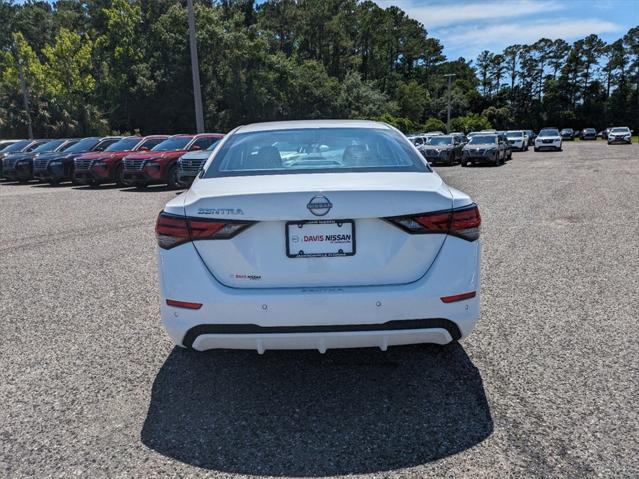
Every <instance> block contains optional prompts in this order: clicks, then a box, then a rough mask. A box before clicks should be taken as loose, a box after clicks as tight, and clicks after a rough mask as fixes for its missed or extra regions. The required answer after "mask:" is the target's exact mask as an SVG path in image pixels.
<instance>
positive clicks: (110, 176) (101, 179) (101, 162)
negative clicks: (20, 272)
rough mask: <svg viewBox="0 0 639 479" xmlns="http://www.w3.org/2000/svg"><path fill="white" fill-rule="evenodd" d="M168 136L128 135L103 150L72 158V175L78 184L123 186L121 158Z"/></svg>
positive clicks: (159, 141)
mask: <svg viewBox="0 0 639 479" xmlns="http://www.w3.org/2000/svg"><path fill="white" fill-rule="evenodd" d="M167 138H168V135H151V136H145V137H140V136H129V137H125V138H122V139H121V140H120V141H117V142H115V143H113V144H111V145H109V146H108V147H107V148H105V149H104V151H94V152H90V153H85V154H83V155H80V156H78V157H77V158H76V159H75V160H74V166H75V168H74V173H73V177H74V179H75V180H76V182H77V183H79V184H85V185H91V186H99V185H101V184H103V183H116V184H117V185H118V186H124V178H123V176H124V165H123V164H122V158H124V157H125V156H126V155H128V154H130V153H131V152H134V151H149V150H150V149H151V148H153V147H155V146H156V145H158V144H160V143H161V142H163V141H164V140H166V139H167Z"/></svg>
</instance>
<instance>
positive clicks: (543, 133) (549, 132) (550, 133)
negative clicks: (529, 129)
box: [539, 128, 559, 136]
mask: <svg viewBox="0 0 639 479" xmlns="http://www.w3.org/2000/svg"><path fill="white" fill-rule="evenodd" d="M539 136H559V132H558V131H557V130H553V129H552V128H548V129H545V130H541V131H540V132H539Z"/></svg>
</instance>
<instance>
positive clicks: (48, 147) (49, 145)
mask: <svg viewBox="0 0 639 479" xmlns="http://www.w3.org/2000/svg"><path fill="white" fill-rule="evenodd" d="M64 141H65V140H53V141H47V142H46V143H44V144H42V145H40V146H39V147H37V148H36V149H34V150H33V152H34V153H43V152H45V151H55V149H56V148H57V147H59V146H60V145H61V144H62V143H64Z"/></svg>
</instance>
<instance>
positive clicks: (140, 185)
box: [134, 182, 146, 190]
mask: <svg viewBox="0 0 639 479" xmlns="http://www.w3.org/2000/svg"><path fill="white" fill-rule="evenodd" d="M134 186H135V189H136V190H143V189H145V188H146V183H141V182H138V183H135V185H134Z"/></svg>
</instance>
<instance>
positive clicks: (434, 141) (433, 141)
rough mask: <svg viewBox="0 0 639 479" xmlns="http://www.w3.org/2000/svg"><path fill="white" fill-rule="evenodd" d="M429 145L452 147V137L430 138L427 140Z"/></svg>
mask: <svg viewBox="0 0 639 479" xmlns="http://www.w3.org/2000/svg"><path fill="white" fill-rule="evenodd" d="M428 144H429V145H452V144H453V137H452V136H431V137H430V138H428Z"/></svg>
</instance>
